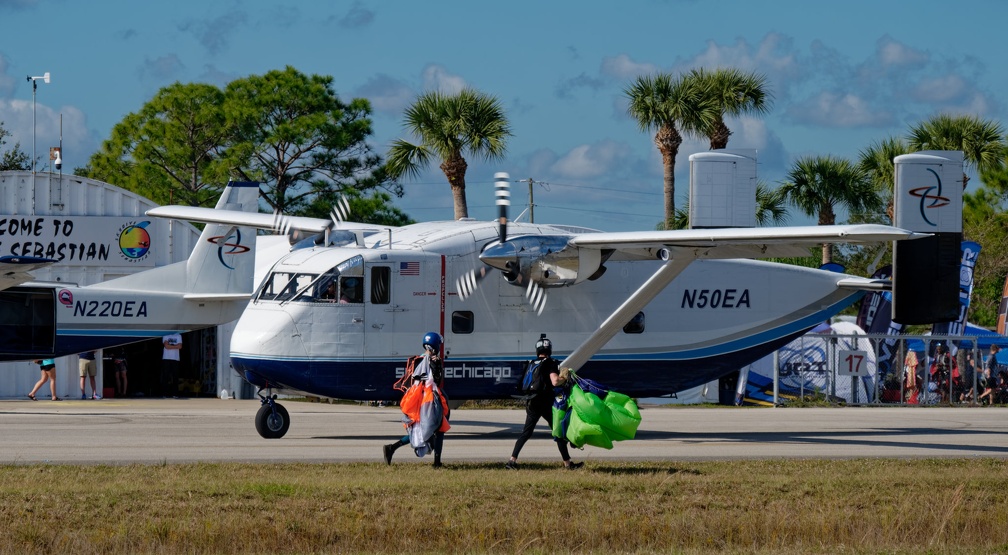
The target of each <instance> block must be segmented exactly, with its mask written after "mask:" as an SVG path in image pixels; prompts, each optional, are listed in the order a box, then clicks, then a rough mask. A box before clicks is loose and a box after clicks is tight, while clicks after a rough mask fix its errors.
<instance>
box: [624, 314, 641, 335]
mask: <svg viewBox="0 0 1008 555" xmlns="http://www.w3.org/2000/svg"><path fill="white" fill-rule="evenodd" d="M623 333H644V313H643V312H638V313H637V314H636V315H634V317H633V318H631V319H630V321H629V322H627V324H626V325H625V326H623Z"/></svg>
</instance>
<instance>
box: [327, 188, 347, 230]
mask: <svg viewBox="0 0 1008 555" xmlns="http://www.w3.org/2000/svg"><path fill="white" fill-rule="evenodd" d="M329 217H330V218H332V221H333V225H334V226H336V227H339V224H341V223H343V222H345V221H347V219H348V218H349V217H350V201H349V200H347V196H346V195H340V198H339V200H337V201H336V206H333V208H332V212H330V213H329Z"/></svg>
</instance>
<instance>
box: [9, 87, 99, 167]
mask: <svg viewBox="0 0 1008 555" xmlns="http://www.w3.org/2000/svg"><path fill="white" fill-rule="evenodd" d="M32 112H33V109H32V102H31V100H20V99H12V100H2V99H0V114H3V122H4V128H5V129H6V130H7V131H8V132H10V134H11V135H10V137H8V138H7V144H6V145H4V146H5V147H6V149H12V148H14V145H15V144H18V143H20V145H21V151H22V152H24V153H25V154H27V155H28V156H29V157H30V156H31V155H32V141H33V138H34V143H35V156H36V158H37V159H38V160H39V165H40V166H41V165H43V164H46V163H48V162H47V161H48V159H49V154H48V153H49V147H53V146H58V145H59V144H60V133H61V131H60V116H61V115H62V117H63V121H62V140H63V152H64V153H66V154H65V155H64V157H63V158H64V160H66V161H65V162H64V163H65V164H66V166H64V169H66V168H73V167H75V166H83V165H84V164H85V163H86V162H87V158H88V157H90V155H91V153H92V152H94V150H95V148H97V146H98V144H97V141H95V140H94V139H93V138H92V137H91V136H90V135H89V133H88V129H87V121H86V120H87V118H86V117H85V116H84V112H82V111H81V110H80V109H79V108H77V107H74V106H62V107H60V108H59V109H54V108H52V107H50V106H48V105H46V104H43V103H41V102H38V101H36V103H35V107H34V126H33V124H32V119H33V118H32V115H33V114H32Z"/></svg>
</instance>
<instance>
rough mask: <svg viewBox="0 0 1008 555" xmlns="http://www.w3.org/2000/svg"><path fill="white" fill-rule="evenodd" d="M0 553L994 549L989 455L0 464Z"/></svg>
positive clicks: (995, 475) (1002, 470) (1007, 488)
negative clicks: (511, 466) (569, 467)
mask: <svg viewBox="0 0 1008 555" xmlns="http://www.w3.org/2000/svg"><path fill="white" fill-rule="evenodd" d="M0 483H2V484H3V487H2V492H0V523H2V525H3V533H2V534H0V553H4V554H6V553H117V554H122V553H158V554H173V553H337V552H341V553H525V552H535V553H553V552H559V553H656V552H662V553H669V552H672V553H921V552H925V553H997V552H1001V553H1006V552H1008V467H1006V463H1005V461H1002V460H998V459H979V460H962V459H955V460H950V459H935V460H931V459H929V460H879V459H870V460H869V459H864V460H842V461H822V460H787V461H746V462H668V461H666V462H654V463H601V462H598V463H594V464H593V463H589V464H587V465H586V466H585V467H584V468H582V469H581V470H579V471H576V472H568V471H564V470H560V469H559V468H558V466H557V465H556V464H543V465H537V464H534V463H529V464H525V465H523V467H522V469H521V470H519V471H518V472H512V471H505V470H504V469H503V467H502V466H501V465H500V464H498V463H494V464H448V465H446V466H445V467H444V468H442V469H433V468H431V467H430V465H420V464H401V465H393V466H391V467H388V466H385V465H382V464H363V463H362V464H340V465H329V464H325V465H323V464H317V465H306V464H191V465H148V466H145V465H130V466H71V465H65V466H64V465H14V466H2V467H0Z"/></svg>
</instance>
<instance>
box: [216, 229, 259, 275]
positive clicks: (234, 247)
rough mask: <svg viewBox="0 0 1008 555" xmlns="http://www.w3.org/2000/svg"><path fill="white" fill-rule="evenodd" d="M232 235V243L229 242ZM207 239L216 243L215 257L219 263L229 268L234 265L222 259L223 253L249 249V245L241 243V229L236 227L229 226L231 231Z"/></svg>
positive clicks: (228, 253)
mask: <svg viewBox="0 0 1008 555" xmlns="http://www.w3.org/2000/svg"><path fill="white" fill-rule="evenodd" d="M232 237H233V238H234V242H233V243H232V242H231V239H232ZM207 241H210V242H211V243H213V244H214V245H217V259H218V260H220V263H221V264H223V265H224V267H225V268H227V269H229V270H234V266H232V265H230V264H228V263H227V262H225V261H224V255H236V254H244V253H246V252H249V250H251V249H250V248H249V247H247V246H245V245H243V244H242V235H241V230H240V229H237V228H231V232H230V233H228V234H227V235H218V236H217V237H211V238H209V239H207ZM225 249H226V250H225Z"/></svg>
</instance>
